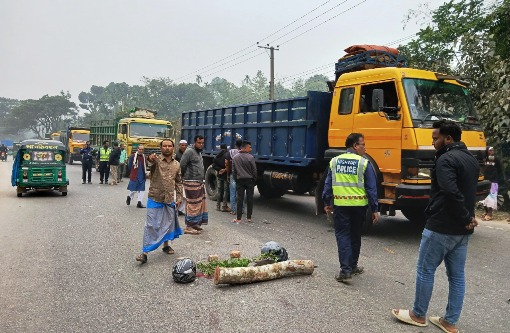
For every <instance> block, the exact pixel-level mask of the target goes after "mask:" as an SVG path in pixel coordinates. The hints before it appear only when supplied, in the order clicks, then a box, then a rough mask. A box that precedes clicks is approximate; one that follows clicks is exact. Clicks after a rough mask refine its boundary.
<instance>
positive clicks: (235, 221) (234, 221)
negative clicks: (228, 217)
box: [232, 219, 241, 224]
mask: <svg viewBox="0 0 510 333" xmlns="http://www.w3.org/2000/svg"><path fill="white" fill-rule="evenodd" d="M232 223H236V224H240V223H241V220H238V219H233V220H232Z"/></svg>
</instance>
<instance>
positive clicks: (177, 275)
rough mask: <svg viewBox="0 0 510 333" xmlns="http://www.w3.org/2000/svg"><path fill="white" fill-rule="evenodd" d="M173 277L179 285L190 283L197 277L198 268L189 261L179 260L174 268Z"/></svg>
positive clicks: (187, 259) (186, 259)
mask: <svg viewBox="0 0 510 333" xmlns="http://www.w3.org/2000/svg"><path fill="white" fill-rule="evenodd" d="M172 276H173V278H174V281H175V282H177V283H190V282H193V281H195V279H196V277H197V266H196V265H195V263H194V262H193V261H192V260H191V259H189V258H185V259H181V260H179V261H178V262H177V263H176V264H175V265H174V267H173V268H172Z"/></svg>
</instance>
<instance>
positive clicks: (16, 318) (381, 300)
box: [0, 161, 510, 333]
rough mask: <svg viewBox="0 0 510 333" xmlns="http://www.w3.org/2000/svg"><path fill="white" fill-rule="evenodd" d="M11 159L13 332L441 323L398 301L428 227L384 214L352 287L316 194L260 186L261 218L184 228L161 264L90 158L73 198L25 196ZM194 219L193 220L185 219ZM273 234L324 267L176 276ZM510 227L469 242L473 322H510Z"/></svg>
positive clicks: (9, 321) (440, 290)
mask: <svg viewBox="0 0 510 333" xmlns="http://www.w3.org/2000/svg"><path fill="white" fill-rule="evenodd" d="M11 166H12V162H11V161H8V162H0V198H1V200H0V212H1V218H0V221H1V222H0V239H1V241H0V262H1V269H0V283H1V286H0V290H1V291H0V331H1V332H4V333H7V332H150V333H153V332H163V331H165V332H250V333H254V332H286V333H288V332H439V330H438V329H437V328H436V327H434V326H433V325H431V326H429V327H426V328H417V327H411V326H407V325H402V324H398V323H396V322H395V320H394V319H393V318H392V317H391V315H390V309H392V308H409V307H411V305H412V302H413V298H414V279H415V265H416V257H417V250H418V246H419V240H420V233H421V230H420V228H419V227H417V226H415V225H413V224H411V223H408V222H407V221H406V220H405V219H403V218H398V217H397V218H395V217H394V218H383V219H382V222H381V224H380V225H377V226H376V227H375V228H374V230H373V232H372V233H371V234H370V235H368V236H364V237H363V245H362V251H361V258H360V264H361V265H363V266H365V270H366V272H365V273H364V274H362V275H360V276H357V277H355V278H354V280H353V282H352V284H351V285H345V284H341V283H338V282H336V281H335V280H334V278H333V276H334V275H335V273H337V271H338V269H339V267H338V258H337V252H336V242H335V239H334V234H333V230H332V226H331V225H330V224H329V223H328V221H327V220H326V218H325V217H324V216H322V217H316V216H314V206H313V199H312V197H309V196H295V195H286V196H284V197H282V198H280V199H276V200H265V199H263V198H261V197H260V196H259V195H258V194H256V195H255V206H254V215H253V218H254V221H255V223H253V225H247V224H241V225H233V224H232V223H230V220H231V215H229V214H227V213H220V212H216V211H215V210H214V203H213V202H211V201H209V204H210V206H209V207H210V215H209V216H210V223H209V225H208V226H206V230H205V232H204V233H203V234H202V235H198V236H194V235H183V236H181V238H179V239H177V240H176V241H175V242H174V243H173V245H172V246H173V247H174V249H175V250H176V254H175V255H166V254H164V253H162V252H161V250H157V251H155V252H153V253H150V254H149V262H148V263H147V264H146V265H142V266H141V265H139V263H138V262H136V261H135V260H134V257H135V256H136V255H137V254H138V253H139V251H140V249H141V241H142V233H143V226H144V221H145V214H146V212H145V209H139V208H136V207H135V206H133V205H132V206H126V204H125V199H126V194H127V190H126V186H127V183H126V181H127V180H125V181H124V182H123V183H121V185H118V186H107V185H99V184H98V178H99V175H98V174H97V173H94V174H93V182H94V184H91V185H82V184H81V179H80V178H81V166H80V165H79V164H76V165H72V166H68V173H69V178H70V182H71V184H70V186H69V194H68V196H67V197H63V196H61V195H60V194H58V193H47V192H39V193H32V194H28V195H24V196H23V197H22V198H17V197H16V191H15V189H14V188H12V187H11V186H10V172H11ZM182 223H183V221H182ZM269 240H274V241H277V242H279V243H280V244H282V245H283V246H284V247H285V248H286V249H287V251H288V253H289V256H290V258H291V259H312V260H313V261H314V263H315V264H316V265H317V268H316V270H315V272H314V274H313V275H312V276H300V277H292V278H284V279H280V280H274V281H270V282H264V283H258V284H251V285H243V286H233V287H232V286H224V287H215V286H214V284H213V281H212V280H209V279H206V278H199V279H197V281H196V282H194V283H192V284H188V285H179V284H176V283H174V282H173V281H172V277H171V269H172V266H173V264H174V263H175V262H176V261H177V258H178V257H190V258H192V259H193V260H195V261H201V260H205V259H206V258H207V256H208V255H209V254H218V255H220V257H224V258H226V257H228V254H229V253H230V251H231V250H240V251H241V253H242V254H243V255H244V256H247V257H253V256H256V255H258V254H259V253H260V247H261V246H262V245H263V244H264V243H265V242H267V241H269ZM509 244H510V225H509V224H507V223H506V222H494V221H493V222H483V224H482V225H481V226H479V227H478V228H477V230H476V233H475V235H474V237H473V238H472V241H471V243H470V245H469V254H468V263H467V292H466V298H465V303H464V310H463V313H462V316H461V319H460V322H459V328H460V329H461V331H462V332H470V333H471V332H493V333H494V332H510V322H509V320H508V318H510V317H509V314H510V304H509V302H508V300H509V298H510V290H509V284H510V283H509V272H510V254H509V251H508V247H509ZM447 283H448V282H447V279H446V276H445V269H444V266H441V267H440V268H439V270H438V272H437V275H436V284H435V288H434V295H433V298H432V302H431V306H430V310H429V311H430V313H429V314H431V315H443V314H444V308H445V306H446V300H447V290H448V288H447Z"/></svg>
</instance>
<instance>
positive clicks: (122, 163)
mask: <svg viewBox="0 0 510 333" xmlns="http://www.w3.org/2000/svg"><path fill="white" fill-rule="evenodd" d="M127 159H128V157H127V151H126V145H125V144H123V143H121V144H120V158H119V171H118V177H117V182H118V183H120V182H122V181H123V180H122V178H124V173H125V172H126V163H127Z"/></svg>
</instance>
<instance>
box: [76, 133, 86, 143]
mask: <svg viewBox="0 0 510 333" xmlns="http://www.w3.org/2000/svg"><path fill="white" fill-rule="evenodd" d="M73 140H74V141H89V140H90V134H87V133H73Z"/></svg>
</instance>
